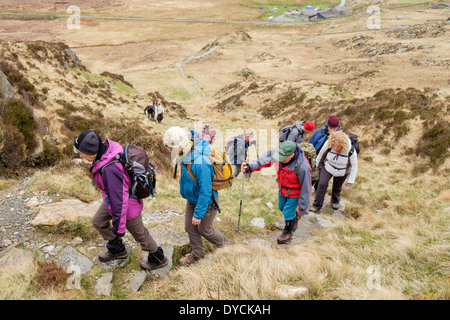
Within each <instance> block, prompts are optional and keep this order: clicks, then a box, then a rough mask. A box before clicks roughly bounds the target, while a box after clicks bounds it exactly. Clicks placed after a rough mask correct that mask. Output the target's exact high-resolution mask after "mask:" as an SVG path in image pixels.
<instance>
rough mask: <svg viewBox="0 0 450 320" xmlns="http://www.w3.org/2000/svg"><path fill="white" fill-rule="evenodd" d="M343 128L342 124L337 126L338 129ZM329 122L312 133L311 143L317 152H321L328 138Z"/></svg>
mask: <svg viewBox="0 0 450 320" xmlns="http://www.w3.org/2000/svg"><path fill="white" fill-rule="evenodd" d="M340 130H341V126H339V127H338V128H337V131H340ZM328 135H329V132H328V124H327V123H325V124H324V125H323V126H322V128H320V129H317V130H316V131H315V132H314V134H313V135H312V137H311V139H309V143H311V144H312V145H313V146H314V148H315V149H316V153H317V154H319V151H320V149H321V148H322V146H323V144H324V143H325V141H327V140H328Z"/></svg>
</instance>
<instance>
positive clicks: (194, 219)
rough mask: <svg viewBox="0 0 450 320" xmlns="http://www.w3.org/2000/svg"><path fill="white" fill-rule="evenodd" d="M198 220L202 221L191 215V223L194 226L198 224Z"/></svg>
mask: <svg viewBox="0 0 450 320" xmlns="http://www.w3.org/2000/svg"><path fill="white" fill-rule="evenodd" d="M200 222H202V220H200V219H197V218H196V217H192V224H193V225H194V226H198V225H199V224H200Z"/></svg>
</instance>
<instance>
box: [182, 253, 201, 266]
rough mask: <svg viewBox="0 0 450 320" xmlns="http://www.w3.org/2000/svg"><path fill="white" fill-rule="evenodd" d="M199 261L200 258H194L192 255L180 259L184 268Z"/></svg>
mask: <svg viewBox="0 0 450 320" xmlns="http://www.w3.org/2000/svg"><path fill="white" fill-rule="evenodd" d="M198 260H200V258H198V257H196V256H194V255H193V254H192V253H191V254H188V255H187V256H184V257H183V258H181V259H180V264H181V265H183V266H189V265H191V264H193V263H195V262H197V261H198Z"/></svg>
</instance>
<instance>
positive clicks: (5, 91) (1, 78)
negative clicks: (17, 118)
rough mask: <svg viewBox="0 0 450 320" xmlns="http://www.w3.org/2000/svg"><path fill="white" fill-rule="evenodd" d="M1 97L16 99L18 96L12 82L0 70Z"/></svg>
mask: <svg viewBox="0 0 450 320" xmlns="http://www.w3.org/2000/svg"><path fill="white" fill-rule="evenodd" d="M0 97H3V98H6V99H14V98H15V97H16V95H15V93H14V90H13V88H12V87H11V84H10V83H9V81H8V79H7V78H6V76H5V74H4V73H3V72H2V71H1V70H0Z"/></svg>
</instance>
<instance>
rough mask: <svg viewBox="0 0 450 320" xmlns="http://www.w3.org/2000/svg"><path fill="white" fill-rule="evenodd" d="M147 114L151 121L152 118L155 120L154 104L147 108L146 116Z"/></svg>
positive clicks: (145, 110)
mask: <svg viewBox="0 0 450 320" xmlns="http://www.w3.org/2000/svg"><path fill="white" fill-rule="evenodd" d="M146 113H147V116H148V118H149V119H150V116H151V117H152V119H155V108H154V107H153V105H152V104H149V105H148V106H146V107H145V109H144V114H146Z"/></svg>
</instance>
